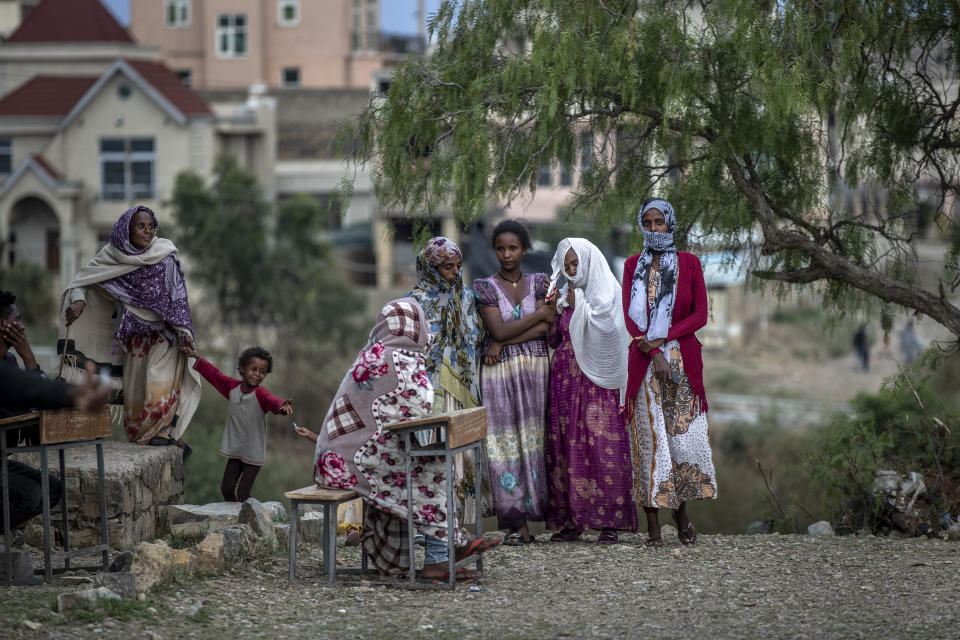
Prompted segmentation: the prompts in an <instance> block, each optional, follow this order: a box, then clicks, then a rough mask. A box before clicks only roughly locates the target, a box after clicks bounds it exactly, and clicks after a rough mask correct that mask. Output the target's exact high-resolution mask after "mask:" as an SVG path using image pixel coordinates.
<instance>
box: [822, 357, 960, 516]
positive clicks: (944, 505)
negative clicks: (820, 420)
mask: <svg viewBox="0 0 960 640" xmlns="http://www.w3.org/2000/svg"><path fill="white" fill-rule="evenodd" d="M958 372H960V359H958V358H956V357H954V358H952V360H951V361H950V362H947V363H944V364H943V365H942V366H941V368H940V369H939V370H937V371H936V373H934V374H931V375H930V377H928V378H926V379H924V378H920V377H919V376H917V375H916V373H917V372H916V371H907V372H905V373H903V374H901V375H899V376H897V377H896V378H894V379H893V380H891V382H890V383H889V384H888V385H887V386H886V387H885V388H884V389H883V390H881V391H880V392H879V393H876V394H859V395H858V396H857V397H856V398H855V400H854V402H853V405H854V406H853V408H854V411H853V414H852V415H837V416H835V417H834V418H833V420H832V421H831V423H830V424H829V425H828V426H827V427H826V429H825V431H824V433H823V441H822V445H821V447H820V450H819V452H818V453H817V454H816V455H814V456H813V457H812V458H811V461H810V471H811V477H812V478H813V480H814V481H815V482H816V483H817V485H818V486H820V487H821V488H822V489H823V491H824V496H825V498H826V500H827V502H828V505H827V506H828V508H829V510H830V511H831V513H832V515H833V516H834V519H835V520H836V521H837V522H838V523H839V526H840V528H841V530H846V531H857V530H859V529H860V528H861V527H869V528H871V529H872V530H874V531H878V530H883V529H884V528H889V527H890V523H891V518H897V517H898V516H897V515H896V514H894V513H892V511H891V510H890V508H889V507H888V505H887V504H886V503H885V501H884V500H883V498H882V497H879V496H877V495H875V494H874V492H873V482H874V478H875V475H876V472H877V471H879V470H884V469H890V470H893V471H896V472H898V473H900V474H904V475H905V474H907V473H908V472H910V471H917V472H919V473H921V475H923V476H924V479H925V483H926V485H927V496H926V498H925V499H924V500H921V501H919V502H918V504H917V506H918V508H920V509H921V512H922V513H923V517H922V518H921V519H920V520H919V521H916V522H914V523H912V524H911V525H910V526H911V527H912V528H914V529H915V530H935V529H936V528H937V527H938V523H939V520H940V515H941V514H942V513H944V512H945V511H946V512H950V513H955V512H956V511H957V510H958V509H960V493H958V492H957V482H958V481H960V477H957V469H960V429H958V428H957V424H956V420H955V419H953V418H952V414H951V408H952V407H951V406H950V404H953V407H955V406H956V403H957V400H956V397H955V396H956V394H955V388H954V389H952V390H950V391H947V390H946V389H944V384H945V381H946V380H956V375H957V373H958ZM946 384H947V385H949V384H950V383H946ZM945 403H946V404H945ZM935 418H936V420H935ZM937 421H939V422H940V424H938V422H937Z"/></svg>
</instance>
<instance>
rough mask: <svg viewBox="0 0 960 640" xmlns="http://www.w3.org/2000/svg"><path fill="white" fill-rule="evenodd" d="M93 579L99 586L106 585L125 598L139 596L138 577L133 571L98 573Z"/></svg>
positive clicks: (129, 598)
mask: <svg viewBox="0 0 960 640" xmlns="http://www.w3.org/2000/svg"><path fill="white" fill-rule="evenodd" d="M93 580H94V584H95V585H97V586H98V587H105V588H106V589H109V590H110V591H112V592H113V593H116V594H117V595H119V596H120V597H121V598H123V599H124V600H135V599H136V597H137V579H136V578H135V577H134V576H133V574H132V573H98V574H97V575H96V577H95V578H94V579H93Z"/></svg>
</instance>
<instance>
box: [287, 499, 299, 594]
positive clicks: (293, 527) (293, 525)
mask: <svg viewBox="0 0 960 640" xmlns="http://www.w3.org/2000/svg"><path fill="white" fill-rule="evenodd" d="M297 505H298V502H297V499H296V498H291V499H290V544H289V547H290V576H289V582H290V584H293V580H294V578H295V577H296V570H297V510H298V507H297Z"/></svg>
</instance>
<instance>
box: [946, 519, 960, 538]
mask: <svg viewBox="0 0 960 640" xmlns="http://www.w3.org/2000/svg"><path fill="white" fill-rule="evenodd" d="M947 540H960V522H955V523H953V524H952V525H950V527H949V528H948V529H947Z"/></svg>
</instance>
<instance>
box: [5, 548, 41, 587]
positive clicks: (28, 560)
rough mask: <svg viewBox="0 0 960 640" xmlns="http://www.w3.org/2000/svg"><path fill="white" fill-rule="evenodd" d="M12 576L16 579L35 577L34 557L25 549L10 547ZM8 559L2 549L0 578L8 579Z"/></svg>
mask: <svg viewBox="0 0 960 640" xmlns="http://www.w3.org/2000/svg"><path fill="white" fill-rule="evenodd" d="M10 562H11V577H12V579H13V580H14V581H17V582H19V581H23V580H29V579H30V578H32V577H33V558H32V557H31V555H30V552H29V551H27V550H25V549H10ZM6 574H7V559H6V557H5V554H4V553H3V552H2V551H0V580H6V579H7V575H6Z"/></svg>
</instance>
